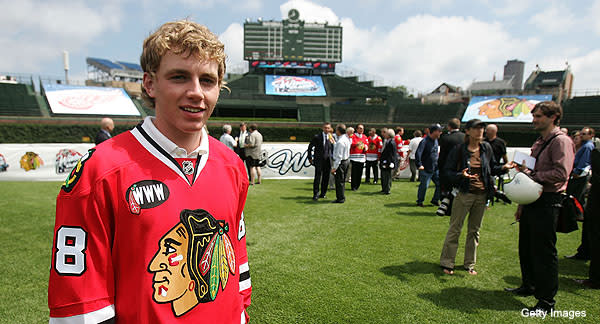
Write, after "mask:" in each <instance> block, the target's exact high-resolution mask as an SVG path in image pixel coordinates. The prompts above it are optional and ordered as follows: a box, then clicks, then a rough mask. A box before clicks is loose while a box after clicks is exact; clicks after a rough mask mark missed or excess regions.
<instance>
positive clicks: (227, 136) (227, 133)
mask: <svg viewBox="0 0 600 324" xmlns="http://www.w3.org/2000/svg"><path fill="white" fill-rule="evenodd" d="M219 141H221V143H223V144H225V146H227V147H228V148H229V149H230V150H232V151H234V150H235V148H236V147H237V141H236V140H235V139H234V138H233V136H231V125H227V124H225V125H223V135H221V138H219Z"/></svg>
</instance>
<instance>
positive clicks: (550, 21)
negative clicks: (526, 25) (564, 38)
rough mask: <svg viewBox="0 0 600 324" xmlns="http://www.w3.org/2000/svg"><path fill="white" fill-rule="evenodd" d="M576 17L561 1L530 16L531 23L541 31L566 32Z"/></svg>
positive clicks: (575, 20) (574, 23) (573, 24)
mask: <svg viewBox="0 0 600 324" xmlns="http://www.w3.org/2000/svg"><path fill="white" fill-rule="evenodd" d="M577 20H578V19H577V18H576V17H575V15H573V13H572V12H571V10H570V9H569V8H567V7H566V6H565V5H564V4H562V3H555V4H552V5H550V6H549V7H547V8H546V9H544V10H543V11H541V12H539V13H537V14H535V15H533V17H531V23H532V24H534V25H535V26H536V27H537V28H538V29H539V30H541V31H542V32H551V33H566V32H568V31H569V30H571V28H572V27H573V26H575V25H576V22H577Z"/></svg>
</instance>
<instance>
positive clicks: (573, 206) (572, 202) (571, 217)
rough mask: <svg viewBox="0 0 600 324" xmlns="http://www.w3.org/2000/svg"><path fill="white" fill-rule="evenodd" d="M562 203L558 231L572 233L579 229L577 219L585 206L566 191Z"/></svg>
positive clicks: (562, 196) (543, 147)
mask: <svg viewBox="0 0 600 324" xmlns="http://www.w3.org/2000/svg"><path fill="white" fill-rule="evenodd" d="M558 135H560V134H556V135H554V136H552V137H551V138H550V139H548V140H547V141H546V142H545V143H544V146H542V149H541V150H540V151H539V152H538V154H537V155H536V157H535V158H536V160H537V158H538V157H539V156H540V154H541V153H542V151H543V150H544V149H545V148H546V146H548V144H550V142H552V140H553V139H554V138H555V137H557V136H558ZM561 198H562V199H561V203H560V204H559V205H558V207H559V208H560V212H559V213H558V220H557V222H556V231H557V232H559V233H571V232H573V231H576V230H578V229H579V227H578V226H577V219H580V218H582V216H583V207H582V206H581V203H579V201H578V200H577V198H575V197H573V196H572V195H569V194H567V193H565V192H563V193H561Z"/></svg>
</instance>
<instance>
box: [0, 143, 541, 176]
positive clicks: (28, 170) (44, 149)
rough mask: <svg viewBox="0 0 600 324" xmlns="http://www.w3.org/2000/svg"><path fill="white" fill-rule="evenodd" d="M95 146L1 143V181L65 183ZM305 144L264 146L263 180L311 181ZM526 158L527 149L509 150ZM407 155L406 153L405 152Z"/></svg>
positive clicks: (404, 167)
mask: <svg viewBox="0 0 600 324" xmlns="http://www.w3.org/2000/svg"><path fill="white" fill-rule="evenodd" d="M93 147H94V144H68V143H65V144H0V181H2V180H4V181H64V180H65V179H66V177H67V175H68V174H69V172H70V171H71V169H72V168H73V167H74V166H75V165H76V164H77V161H78V160H79V158H81V157H82V156H83V155H85V154H86V153H87V151H88V150H89V149H91V148H93ZM307 148H308V143H263V145H262V151H263V156H264V157H265V158H266V159H267V162H266V164H265V166H263V167H262V176H263V178H265V179H312V178H313V177H314V174H315V173H314V172H315V169H314V167H313V166H312V165H311V164H310V163H309V162H308V152H307ZM507 151H508V152H507V155H508V158H509V159H512V157H513V155H514V152H515V151H520V152H523V153H525V154H527V155H529V152H530V149H529V148H508V150H507ZM404 153H406V152H404ZM399 167H400V170H401V171H400V177H402V178H410V170H409V167H408V159H406V154H403V156H401V157H400V162H399Z"/></svg>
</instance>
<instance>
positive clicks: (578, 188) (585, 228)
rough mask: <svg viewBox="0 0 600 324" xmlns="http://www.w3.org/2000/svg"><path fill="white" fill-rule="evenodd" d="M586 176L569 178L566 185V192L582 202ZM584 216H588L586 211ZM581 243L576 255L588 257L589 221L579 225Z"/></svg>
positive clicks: (586, 180)
mask: <svg viewBox="0 0 600 324" xmlns="http://www.w3.org/2000/svg"><path fill="white" fill-rule="evenodd" d="M587 182H588V177H581V178H571V179H569V184H568V186H567V193H568V194H570V195H572V196H573V197H575V198H577V200H579V202H580V203H581V204H582V205H583V204H584V201H583V200H584V199H583V198H584V196H585V195H584V194H583V192H584V191H585V186H586V185H587ZM585 216H588V214H587V213H586V214H585ZM581 227H582V228H581V244H580V245H579V247H578V248H577V255H579V256H581V257H583V258H586V259H588V258H589V257H590V240H589V233H588V232H589V231H590V229H589V227H590V222H586V221H585V220H584V221H583V225H582V226H581Z"/></svg>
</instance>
